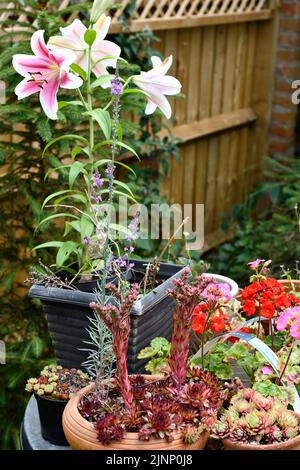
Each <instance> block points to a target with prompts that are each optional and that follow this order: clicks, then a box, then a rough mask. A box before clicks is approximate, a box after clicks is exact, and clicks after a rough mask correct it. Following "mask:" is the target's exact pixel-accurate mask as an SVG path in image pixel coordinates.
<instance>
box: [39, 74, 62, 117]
mask: <svg viewBox="0 0 300 470" xmlns="http://www.w3.org/2000/svg"><path fill="white" fill-rule="evenodd" d="M58 87H59V80H58V79H57V76H53V77H52V78H51V79H50V80H49V81H48V83H45V85H44V87H43V89H42V90H41V92H40V102H41V105H42V108H43V110H44V113H45V114H46V116H48V118H50V119H57V110H58V104H57V91H58Z"/></svg>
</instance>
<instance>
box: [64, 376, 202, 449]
mask: <svg viewBox="0 0 300 470" xmlns="http://www.w3.org/2000/svg"><path fill="white" fill-rule="evenodd" d="M152 378H153V377H152ZM91 388H92V385H89V386H87V387H85V388H83V389H82V390H80V392H78V394H76V395H75V396H74V397H73V398H71V399H70V400H69V403H68V404H67V406H66V408H65V411H64V414H63V428H64V432H65V436H66V438H67V441H68V442H69V444H70V446H71V447H72V449H75V450H136V451H139V450H203V449H204V447H205V445H206V442H207V439H208V433H206V432H204V433H203V434H202V435H201V436H200V438H199V440H198V441H197V442H195V443H194V444H192V445H188V444H185V443H184V442H183V441H182V439H181V433H180V432H177V433H175V434H174V437H175V439H174V441H172V442H170V443H168V442H166V440H164V439H150V440H149V441H148V442H147V441H140V440H139V438H138V433H135V432H127V433H126V435H125V438H124V439H122V441H116V442H113V443H112V444H110V445H107V446H104V445H102V444H101V443H100V442H99V441H98V439H97V432H96V430H95V428H94V426H93V424H92V423H89V422H88V421H87V420H86V419H84V418H83V417H82V416H81V415H80V413H79V411H78V404H79V402H80V400H81V397H82V396H83V395H84V394H85V393H88V392H89V391H90V390H91Z"/></svg>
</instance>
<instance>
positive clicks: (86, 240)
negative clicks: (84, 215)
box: [83, 236, 91, 246]
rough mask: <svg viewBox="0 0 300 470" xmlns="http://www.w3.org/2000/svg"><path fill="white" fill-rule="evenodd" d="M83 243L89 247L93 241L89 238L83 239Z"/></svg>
mask: <svg viewBox="0 0 300 470" xmlns="http://www.w3.org/2000/svg"><path fill="white" fill-rule="evenodd" d="M83 243H84V245H85V246H88V245H89V244H90V243H91V239H90V238H89V237H87V236H85V237H83Z"/></svg>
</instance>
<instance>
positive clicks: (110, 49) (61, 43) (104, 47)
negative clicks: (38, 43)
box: [48, 15, 121, 88]
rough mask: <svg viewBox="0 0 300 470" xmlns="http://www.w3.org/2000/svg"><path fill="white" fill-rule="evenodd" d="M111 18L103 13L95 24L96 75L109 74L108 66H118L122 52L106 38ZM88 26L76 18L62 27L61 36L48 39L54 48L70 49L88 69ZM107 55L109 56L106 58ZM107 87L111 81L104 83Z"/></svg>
mask: <svg viewBox="0 0 300 470" xmlns="http://www.w3.org/2000/svg"><path fill="white" fill-rule="evenodd" d="M110 22H111V18H110V17H109V16H105V15H101V16H100V18H99V20H98V21H97V22H96V23H95V24H94V25H93V29H94V31H96V33H97V36H96V39H95V41H94V42H93V44H92V46H91V61H92V71H93V72H94V74H95V75H96V77H100V76H102V75H107V74H108V72H107V70H106V68H107V67H114V68H115V67H116V64H117V59H118V57H119V56H120V54H121V49H120V47H119V46H118V45H117V44H115V43H113V42H112V41H107V40H104V38H105V36H106V35H107V32H108V30H109V27H110ZM86 30H87V28H86V27H85V26H84V24H83V23H82V22H81V21H80V20H78V19H75V20H74V21H73V23H71V24H70V25H69V26H66V27H65V28H60V31H61V34H62V35H61V36H53V37H51V38H50V39H49V41H48V46H49V47H50V49H52V50H57V49H58V50H60V49H69V50H72V51H73V52H74V53H75V54H76V64H77V65H79V66H80V67H81V68H82V69H83V70H85V71H86V70H87V52H88V45H87V43H86V42H85V40H84V34H85V32H86ZM106 57H107V58H106ZM99 61H100V62H99ZM102 86H103V88H106V87H108V86H110V85H109V83H108V84H107V83H105V84H102Z"/></svg>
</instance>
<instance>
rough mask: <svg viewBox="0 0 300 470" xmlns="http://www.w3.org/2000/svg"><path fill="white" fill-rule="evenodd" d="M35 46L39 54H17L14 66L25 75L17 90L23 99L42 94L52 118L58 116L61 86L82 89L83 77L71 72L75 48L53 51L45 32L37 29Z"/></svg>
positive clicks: (42, 103)
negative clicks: (58, 98)
mask: <svg viewBox="0 0 300 470" xmlns="http://www.w3.org/2000/svg"><path fill="white" fill-rule="evenodd" d="M31 49H32V51H33V52H34V54H35V55H27V54H15V55H14V56H13V67H14V68H15V70H16V71H17V72H18V73H19V74H20V75H22V77H24V80H22V81H21V82H20V83H19V85H17V87H16V89H15V93H16V95H17V96H18V99H19V100H21V99H23V98H25V97H27V96H30V95H32V94H33V93H39V94H40V102H41V105H42V108H43V110H44V112H45V114H46V115H47V116H48V117H49V118H50V119H57V109H58V104H57V92H58V88H59V87H61V88H68V89H72V88H79V87H80V86H81V85H82V80H81V78H80V77H77V76H76V75H74V74H72V73H69V67H70V65H71V64H72V63H73V62H74V61H75V59H76V57H75V55H74V54H73V53H72V52H71V51H57V52H55V53H54V52H51V51H49V49H48V48H47V46H46V44H45V41H44V31H43V30H39V31H36V32H35V33H34V34H33V35H32V38H31Z"/></svg>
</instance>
